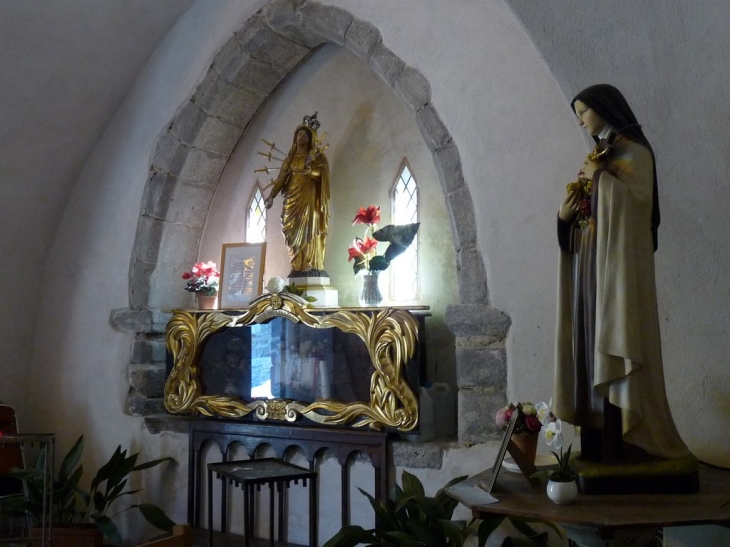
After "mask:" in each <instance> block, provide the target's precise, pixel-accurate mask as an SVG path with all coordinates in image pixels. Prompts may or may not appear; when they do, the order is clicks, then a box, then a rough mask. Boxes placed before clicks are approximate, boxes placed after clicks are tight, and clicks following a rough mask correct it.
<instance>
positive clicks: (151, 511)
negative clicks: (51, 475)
mask: <svg viewBox="0 0 730 547" xmlns="http://www.w3.org/2000/svg"><path fill="white" fill-rule="evenodd" d="M83 449H84V436H83V435H82V436H81V437H79V439H78V440H77V441H76V443H75V444H74V445H73V447H72V448H71V450H70V451H69V452H68V454H66V456H65V457H64V459H63V462H62V463H61V467H60V469H59V472H58V477H57V478H55V479H54V481H53V507H52V519H53V527H54V528H55V527H64V526H73V525H76V524H95V525H96V526H97V527H98V528H99V529H100V530H101V531H102V533H103V534H104V535H105V536H106V537H107V538H108V539H109V540H110V541H112V542H113V543H116V544H118V543H121V541H122V537H121V534H120V533H119V529H118V528H117V526H116V525H115V524H114V522H113V521H112V519H113V518H114V517H115V516H116V515H118V514H119V513H123V512H124V511H128V510H130V509H138V510H139V512H140V513H142V516H143V517H144V518H145V519H146V520H147V522H149V523H150V524H152V525H153V526H155V527H156V528H159V529H160V530H164V531H166V532H170V531H172V527H173V526H174V524H175V523H174V522H173V521H172V520H170V519H169V518H168V516H167V515H166V514H165V512H164V511H163V510H162V509H160V508H159V507H157V506H156V505H153V504H151V503H139V504H132V505H130V506H128V507H126V508H124V509H121V510H120V511H118V512H116V513H114V514H112V515H109V514H108V512H109V511H110V508H111V506H112V505H113V504H114V502H115V501H117V500H118V499H120V498H122V497H124V496H130V495H132V494H136V493H137V492H139V490H129V489H127V490H125V488H126V487H127V482H128V480H129V475H130V473H133V472H136V471H142V470H143V469H149V468H151V467H155V466H157V465H159V464H161V463H163V462H167V461H174V460H173V459H172V458H169V457H168V458H160V459H157V460H152V461H149V462H145V463H141V464H139V465H137V458H138V456H139V453H135V454H130V455H129V456H128V455H127V451H126V450H122V447H121V445H120V446H118V447H117V449H116V450H115V451H114V454H113V455H112V457H111V458H110V459H109V461H108V462H107V463H105V464H104V465H103V466H102V467H101V468H100V469H99V470H98V471H97V473H96V475H95V476H94V478H93V480H92V481H91V486H90V489H89V491H86V490H83V489H82V488H81V487H80V486H79V483H80V481H81V477H82V476H83V472H84V470H83V466H82V465H81V464H80V463H79V462H80V459H81V454H82V452H83ZM43 467H44V462H43V457H42V456H41V457H39V458H38V460H36V463H35V466H34V467H33V468H32V469H28V470H20V469H15V470H13V471H11V472H10V476H12V477H14V478H17V479H20V480H22V481H24V482H25V485H26V491H27V496H26V497H25V498H23V497H14V498H6V499H4V500H0V511H1V512H3V513H5V514H7V515H10V516H30V517H31V519H32V520H33V522H34V524H36V525H38V524H39V523H40V522H41V517H42V514H43V495H42V494H43Z"/></svg>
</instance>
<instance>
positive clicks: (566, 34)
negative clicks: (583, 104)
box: [509, 0, 730, 466]
mask: <svg viewBox="0 0 730 547" xmlns="http://www.w3.org/2000/svg"><path fill="white" fill-rule="evenodd" d="M509 3H510V4H512V6H513V7H514V9H515V11H516V12H517V13H518V14H519V15H520V17H521V18H522V20H523V22H524V25H525V27H526V28H527V29H528V31H529V32H530V34H531V35H532V36H533V38H534V40H535V43H536V44H537V46H538V48H539V49H540V51H541V52H542V54H543V55H544V57H545V60H546V62H547V64H548V66H549V67H550V68H551V70H552V71H553V72H554V74H555V75H556V78H557V81H558V83H559V85H560V87H561V88H562V90H563V91H564V94H565V95H566V96H567V97H572V96H573V95H575V94H576V93H577V92H578V91H580V89H582V88H583V87H585V86H587V85H590V84H593V83H597V82H607V83H613V84H614V85H616V86H617V87H619V89H621V90H622V91H623V92H624V94H625V95H626V96H627V98H628V100H629V102H630V104H631V105H632V108H633V109H634V111H635V113H636V115H637V118H638V120H639V122H640V123H642V124H643V128H644V132H645V134H646V135H647V137H648V138H649V140H650V142H651V143H652V146H653V147H654V150H655V152H656V156H657V173H658V180H659V200H660V205H661V212H662V224H661V227H660V229H659V251H658V252H657V254H656V273H657V291H658V297H659V314H660V318H661V321H662V324H661V327H662V337H663V351H664V368H665V374H666V377H667V392H668V397H669V402H670V405H671V408H672V413H673V415H674V418H675V421H676V423H677V426H678V428H679V431H680V433H681V434H682V437H683V438H684V439H685V441H686V442H687V443H688V444H689V446H690V448H691V449H692V450H693V451H694V453H695V454H696V455H697V456H699V457H700V458H701V459H704V460H707V461H710V462H713V463H716V464H720V465H725V466H728V465H730V451H728V448H727V447H728V443H727V434H728V431H730V404H728V400H729V399H728V390H729V389H730V387H729V386H730V369H729V368H728V366H727V363H728V357H727V356H728V353H729V352H730V341H729V339H728V337H727V325H728V323H729V322H730V306H729V305H728V304H729V303H730V285H728V283H727V281H726V278H727V271H728V269H729V268H730V253H728V252H727V238H728V228H727V222H726V207H725V204H726V203H727V202H728V200H729V199H730V187H729V186H728V184H727V182H726V179H727V172H728V169H729V168H730V134H728V132H727V131H726V126H727V122H728V119H729V116H728V109H727V106H726V104H727V90H728V88H730V73H729V72H728V70H727V58H728V52H729V51H730V35H729V34H728V32H727V28H726V23H727V21H728V20H730V4H728V3H727V2H722V1H719V0H715V1H704V2H700V3H697V4H692V5H690V4H688V3H686V2H681V1H679V0H669V1H667V2H661V3H656V4H652V3H636V2H631V1H630V0H622V1H618V2H611V3H610V5H608V4H606V3H604V4H595V5H592V6H591V7H590V16H587V13H585V12H583V10H584V9H587V8H584V4H583V3H582V2H579V1H577V0H570V1H566V2H562V8H563V9H561V10H556V9H554V6H549V5H547V4H545V3H542V4H540V3H538V4H535V3H534V2H527V1H523V0H511V1H510V2H509ZM563 10H565V11H563ZM571 13H572V14H573V15H570V14H571ZM581 14H582V15H581ZM608 21H610V22H611V23H610V26H606V23H605V22H608ZM538 159H539V160H541V159H542V157H540V158H538ZM513 343H519V341H517V340H515V341H513ZM515 365H516V366H517V367H519V366H520V364H519V363H515ZM700 417H702V418H700Z"/></svg>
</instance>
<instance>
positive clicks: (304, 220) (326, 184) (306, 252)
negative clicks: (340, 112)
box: [265, 112, 330, 277]
mask: <svg viewBox="0 0 730 547" xmlns="http://www.w3.org/2000/svg"><path fill="white" fill-rule="evenodd" d="M319 126H320V123H319V121H318V120H317V113H316V112H315V113H314V115H312V116H304V121H303V123H302V124H301V125H299V126H298V127H297V128H296V130H295V131H294V137H293V140H292V145H291V149H290V150H289V153H288V154H287V156H286V158H285V159H284V162H283V163H282V166H281V171H280V172H279V176H278V177H277V178H276V180H275V181H273V188H272V190H271V193H270V194H269V195H268V197H267V198H266V200H265V204H266V208H267V209H269V208H271V205H272V203H273V201H274V198H275V197H276V196H277V195H278V194H279V192H281V194H282V196H283V198H284V204H283V207H282V211H281V231H282V233H283V235H284V241H285V242H286V246H287V249H288V250H289V261H290V263H291V267H292V272H291V273H290V274H289V277H317V276H322V275H325V276H326V273H325V272H324V254H325V244H326V241H327V224H328V221H329V201H330V171H329V164H328V162H327V158H326V157H325V155H324V148H321V147H320V146H319V141H318V139H317V129H319Z"/></svg>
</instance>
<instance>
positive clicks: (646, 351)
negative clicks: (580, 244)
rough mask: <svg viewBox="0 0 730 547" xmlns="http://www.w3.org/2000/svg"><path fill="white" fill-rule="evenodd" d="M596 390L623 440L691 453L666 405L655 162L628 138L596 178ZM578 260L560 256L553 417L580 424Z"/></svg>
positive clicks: (667, 453) (666, 452)
mask: <svg viewBox="0 0 730 547" xmlns="http://www.w3.org/2000/svg"><path fill="white" fill-rule="evenodd" d="M597 181H598V183H597V188H598V207H597V211H596V212H595V216H596V217H597V230H596V239H597V240H596V326H595V348H594V388H595V390H597V391H598V393H600V394H602V395H603V396H605V397H608V399H609V401H610V402H611V403H612V404H614V405H616V406H618V407H620V408H621V414H622V422H623V438H624V441H626V442H628V443H630V444H633V445H635V446H638V447H640V448H642V449H644V450H645V451H646V452H648V453H649V454H652V455H654V456H658V457H663V458H676V457H681V456H685V455H687V454H689V450H688V449H687V447H686V445H685V444H684V442H683V441H682V439H681V438H680V436H679V433H678V432H677V428H676V427H675V425H674V421H673V419H672V416H671V413H670V410H669V404H668V402H667V397H666V391H665V385H664V372H663V367H662V353H661V338H660V332H659V317H658V311H657V298H656V284H655V279H654V248H653V242H652V234H651V229H650V228H651V211H652V186H653V160H652V156H651V153H650V152H649V150H647V149H646V148H645V147H643V146H642V145H640V144H638V143H635V142H633V141H630V140H628V139H626V138H624V139H622V140H621V141H619V142H618V143H617V145H616V149H615V150H614V151H612V155H611V160H610V162H609V164H608V165H607V169H606V170H604V171H601V172H600V174H599V176H598V178H597ZM572 283H573V255H571V254H568V253H565V252H563V251H561V252H560V260H559V275H558V312H557V340H556V359H555V390H554V394H555V398H554V412H555V414H556V415H557V416H558V417H559V418H561V419H563V420H565V421H568V422H571V423H575V421H576V420H575V413H576V407H575V385H574V384H575V371H574V367H575V365H574V360H573V330H572V329H573V325H572V324H571V322H572V305H573V286H572Z"/></svg>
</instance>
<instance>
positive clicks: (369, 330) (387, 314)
mask: <svg viewBox="0 0 730 547" xmlns="http://www.w3.org/2000/svg"><path fill="white" fill-rule="evenodd" d="M306 305H307V303H306V301H304V300H303V299H301V298H299V297H297V296H295V295H293V294H290V293H286V292H283V293H278V294H266V295H263V296H260V297H258V298H256V299H254V300H252V301H251V303H250V307H249V308H248V309H246V310H242V313H241V314H240V315H231V314H226V313H221V312H210V313H193V312H188V311H175V312H174V314H173V317H172V319H171V320H170V322H169V323H168V325H167V333H166V343H167V350H168V351H169V352H170V353H171V354H172V357H173V362H174V366H173V369H172V371H171V372H170V375H169V377H168V378H167V382H166V384H165V407H166V408H167V410H168V411H169V412H171V413H173V414H202V415H204V416H221V417H226V418H240V417H243V416H246V415H248V414H250V413H251V412H253V413H255V416H256V417H257V418H258V419H261V420H286V421H288V422H294V421H297V420H299V419H300V418H301V417H306V418H308V419H310V420H312V421H314V422H317V423H321V424H332V425H350V426H353V427H365V426H367V427H370V428H371V429H374V430H382V429H383V427H393V428H396V429H398V430H400V431H411V430H412V429H413V428H415V427H416V425H417V423H418V400H417V398H416V396H415V395H414V393H413V391H412V389H411V388H410V386H409V385H408V383H407V382H406V379H405V366H406V364H407V363H408V362H409V361H410V360H411V358H412V357H413V355H414V353H415V350H416V345H417V343H418V320H417V319H416V318H415V317H414V316H413V315H412V314H410V313H409V312H408V311H406V310H403V309H397V308H383V309H378V310H370V311H367V312H366V311H359V310H357V309H356V308H355V309H352V308H351V309H341V310H337V311H331V312H327V313H324V314H313V313H311V312H310V311H308V310H307V308H306V307H305V306H306ZM273 317H283V318H286V319H288V320H289V321H292V322H294V323H299V322H301V323H303V324H305V325H307V326H309V327H313V328H318V329H328V328H338V329H340V330H342V331H343V332H348V333H353V334H355V335H357V336H358V337H359V338H360V339H361V340H362V341H363V342H365V345H366V346H367V349H368V353H369V355H370V358H371V360H372V363H373V367H374V368H375V371H374V372H373V374H372V377H371V379H370V401H367V402H364V401H357V402H351V403H348V402H342V401H339V400H332V399H318V400H317V401H315V402H313V403H303V402H301V401H295V400H291V399H264V400H262V399H257V400H254V401H251V402H248V401H245V400H243V399H241V398H238V397H230V396H227V395H203V393H202V386H201V383H200V380H199V372H200V370H199V367H198V361H199V359H200V355H201V351H202V347H203V344H204V342H205V340H206V339H207V338H208V337H209V336H211V335H212V334H214V333H215V332H217V331H218V330H220V329H222V328H226V327H245V326H247V325H251V324H253V323H263V322H266V321H267V320H269V319H271V318H273Z"/></svg>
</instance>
